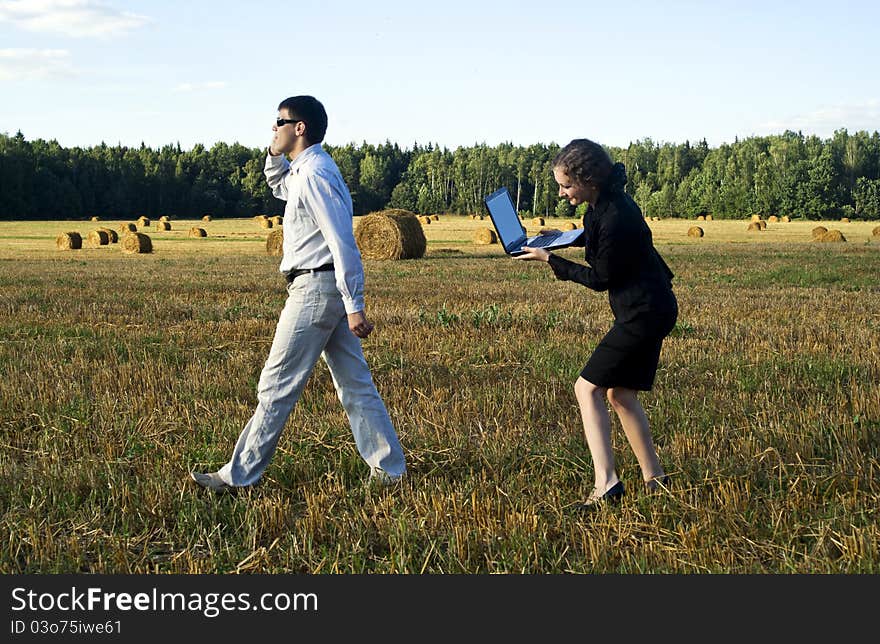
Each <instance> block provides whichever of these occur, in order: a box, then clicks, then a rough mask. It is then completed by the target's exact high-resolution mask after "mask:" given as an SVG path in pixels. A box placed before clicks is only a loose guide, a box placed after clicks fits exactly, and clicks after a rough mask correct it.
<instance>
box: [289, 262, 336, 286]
mask: <svg viewBox="0 0 880 644" xmlns="http://www.w3.org/2000/svg"><path fill="white" fill-rule="evenodd" d="M332 270H333V264H324V265H323V266H318V268H296V269H294V270H292V271H287V272H286V273H285V274H284V275H285V276H286V277H287V282H288V283H290V282H292V281H293V280H295V279H296V278H297V277H299V276H300V275H305V274H306V273H320V272H322V271H332Z"/></svg>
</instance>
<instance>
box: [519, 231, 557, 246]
mask: <svg viewBox="0 0 880 644" xmlns="http://www.w3.org/2000/svg"><path fill="white" fill-rule="evenodd" d="M558 237H559V235H557V234H555V233H553V234H550V235H538V236H537V237H535V238H534V239H532V240H529V241H527V242H526V243H525V244H524V245H525V246H529V247H530V248H541V247H542V246H549V245H550V244H552V243H553V242H555V241H556V239H557V238H558Z"/></svg>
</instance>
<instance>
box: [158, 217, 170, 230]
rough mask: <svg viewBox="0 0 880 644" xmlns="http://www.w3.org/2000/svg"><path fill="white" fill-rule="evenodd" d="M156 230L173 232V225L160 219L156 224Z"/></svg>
mask: <svg viewBox="0 0 880 644" xmlns="http://www.w3.org/2000/svg"><path fill="white" fill-rule="evenodd" d="M156 230H171V224H170V223H169V222H168V221H162V220H161V219H160V220H159V221H157V222H156Z"/></svg>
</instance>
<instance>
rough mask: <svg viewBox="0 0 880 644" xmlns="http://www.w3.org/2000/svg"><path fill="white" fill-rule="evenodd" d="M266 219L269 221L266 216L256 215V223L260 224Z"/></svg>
mask: <svg viewBox="0 0 880 644" xmlns="http://www.w3.org/2000/svg"><path fill="white" fill-rule="evenodd" d="M264 219H268V217H267V216H266V215H254V221H255V222H257V223H260V222H261V221H263V220H264Z"/></svg>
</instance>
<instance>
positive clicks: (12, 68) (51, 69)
mask: <svg viewBox="0 0 880 644" xmlns="http://www.w3.org/2000/svg"><path fill="white" fill-rule="evenodd" d="M75 73H76V72H75V71H74V69H73V66H72V65H71V64H70V52H68V51H67V50H65V49H0V81H16V80H35V79H37V80H41V79H46V78H59V77H64V76H72V75H74V74H75Z"/></svg>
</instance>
